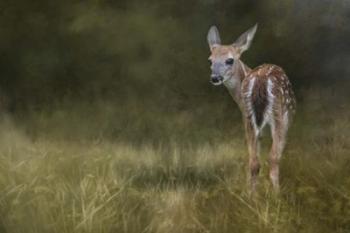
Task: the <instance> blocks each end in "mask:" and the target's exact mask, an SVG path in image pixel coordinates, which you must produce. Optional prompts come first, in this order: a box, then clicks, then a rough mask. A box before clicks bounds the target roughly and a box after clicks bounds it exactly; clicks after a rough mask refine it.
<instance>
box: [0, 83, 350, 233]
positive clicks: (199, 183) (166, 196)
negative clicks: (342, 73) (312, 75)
mask: <svg viewBox="0 0 350 233" xmlns="http://www.w3.org/2000/svg"><path fill="white" fill-rule="evenodd" d="M303 96H304V97H303V103H302V104H301V105H299V106H298V114H297V117H296V119H295V122H294V125H293V127H292V128H291V130H290V134H289V140H288V144H287V147H286V150H285V153H284V156H283V159H282V162H281V185H282V187H281V189H282V190H281V193H280V195H279V196H276V195H274V194H273V193H272V188H271V186H270V183H269V180H268V164H267V153H268V149H269V148H268V147H269V145H270V143H271V141H270V139H269V138H268V137H265V138H264V139H263V147H262V156H261V161H262V165H263V169H262V173H261V175H260V177H259V178H260V179H259V181H260V183H259V186H258V192H257V195H256V197H255V198H250V197H249V195H248V192H247V191H248V190H247V182H246V171H247V159H248V158H247V151H246V146H245V142H244V137H243V129H242V126H241V122H240V116H239V115H237V116H235V115H233V116H232V119H230V118H228V119H222V120H221V121H223V123H220V122H218V120H220V114H218V115H217V117H215V118H214V119H212V121H213V122H209V123H207V124H202V123H203V122H201V121H200V119H196V118H195V117H193V116H192V118H191V115H186V113H181V112H179V114H177V115H175V116H173V118H171V120H169V117H165V116H164V115H160V116H157V113H154V112H153V113H152V112H151V113H149V114H151V115H152V114H153V115H152V116H153V117H155V118H156V117H158V118H156V119H155V121H154V125H149V126H148V127H146V126H144V127H146V128H147V130H145V129H144V128H142V125H138V122H137V120H136V119H135V118H133V119H129V121H128V120H127V119H124V121H123V120H122V119H121V118H118V117H122V116H123V115H122V114H121V112H124V113H125V114H126V113H128V114H130V113H131V112H133V111H137V108H134V107H130V106H129V107H130V109H122V110H120V109H119V110H117V109H118V108H113V106H110V105H108V104H107V103H104V104H102V103H96V105H88V104H87V105H84V104H81V105H80V108H79V109H77V108H73V107H69V106H65V107H61V108H60V109H56V110H54V111H50V112H40V111H33V112H32V113H31V114H28V115H25V116H23V115H20V114H19V115H17V116H9V115H7V116H3V118H2V120H1V127H0V128H1V130H0V232H8V233H15V232H23V233H32V232H33V233H34V232H37V233H41V232H51V233H53V232H59V233H68V232H92V233H100V232H101V233H102V232H104V233H107V232H125V233H134V232H135V233H141V232H145V233H146V232H157V233H163V232H164V233H169V232H174V233H175V232H176V233H179V232H181V233H186V232H213V233H221V232H222V233H224V232H261V233H263V232H266V233H267V232H268V233H270V232H298V233H299V232H312V233H313V232H317V233H321V232H325V233H328V232H350V169H349V168H350V137H349V136H350V135H349V127H350V118H349V114H350V110H349V109H350V108H349V107H350V106H349V102H348V99H347V98H345V97H344V98H343V99H341V98H339V96H337V94H335V93H334V92H332V91H327V90H326V89H320V90H308V91H307V92H305V93H304V94H303ZM343 96H346V95H343ZM75 107H77V106H75ZM131 108H132V109H131ZM221 108H223V107H222V106H217V107H216V108H215V109H214V110H213V111H217V112H219V113H220V109H221ZM229 108H232V109H234V108H235V106H234V105H233V104H232V103H230V104H229ZM74 109H75V110H74ZM197 110H198V109H197ZM89 111H90V112H94V117H89V116H90V114H91V113H90V112H89ZM194 111H195V110H194ZM198 111H199V112H201V111H202V112H206V111H205V110H203V109H202V110H198ZM335 112H336V114H334V113H335ZM331 113H333V114H331ZM125 114H124V115H125ZM133 114H135V115H140V116H141V115H142V114H137V112H134V113H133ZM164 114H165V113H164ZM146 115H147V114H143V115H142V116H143V117H147V116H146ZM129 117H130V116H129ZM165 118H166V119H168V121H165V120H164V119H165ZM113 119H115V121H114V120H113ZM162 119H163V121H162ZM176 119H177V120H176ZM142 121H143V122H145V119H143V120H142ZM196 121H199V122H201V123H200V124H196V123H195V122H196ZM117 124H120V125H117ZM130 124H134V125H133V127H134V128H137V127H139V128H140V133H143V135H142V137H141V136H139V137H140V138H144V140H143V141H140V139H139V138H136V133H135V132H133V131H132V130H131V128H132V126H131V125H130ZM216 124H217V125H218V127H215V125H216ZM228 126H229V127H228ZM118 127H125V128H126V129H128V130H125V131H118V130H116V132H115V130H114V131H113V130H110V128H114V129H118ZM128 127H129V128H130V129H129V128H128ZM153 129H154V130H153ZM171 129H173V130H171ZM127 131H129V132H127ZM166 132H169V135H166ZM118 134H121V135H122V134H123V137H122V138H128V137H129V138H130V139H129V141H128V140H122V139H121V138H119V137H118V136H117V135H118ZM133 134H135V138H134V140H131V138H132V136H133ZM162 134H163V135H164V137H161V136H162ZM113 135H114V137H113ZM171 135H173V137H172V136H171ZM268 135H269V132H268V131H267V132H266V134H265V136H268ZM157 138H158V139H157Z"/></svg>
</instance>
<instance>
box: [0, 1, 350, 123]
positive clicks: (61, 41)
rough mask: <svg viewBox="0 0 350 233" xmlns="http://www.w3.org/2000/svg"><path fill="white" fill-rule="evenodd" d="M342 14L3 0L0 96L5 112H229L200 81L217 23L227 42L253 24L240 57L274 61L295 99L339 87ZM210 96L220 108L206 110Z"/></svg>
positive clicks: (312, 5)
mask: <svg viewBox="0 0 350 233" xmlns="http://www.w3.org/2000/svg"><path fill="white" fill-rule="evenodd" d="M349 19H350V3H349V2H348V1H345V0H344V1H341V0H339V1H330V0H322V1H317V0H310V1H302V0H286V1H274V0H264V1H254V0H240V1H238V0H236V1H221V0H191V1H187V0H186V1H185V0H179V1H159V0H150V1H138V0H117V1H112V0H99V1H97V0H91V1H70V0H69V1H68V0H62V1H44V0H37V1H25V0H16V1H9V0H3V1H1V2H0V88H1V93H2V94H1V98H2V102H3V104H4V106H6V107H7V108H8V110H9V111H10V112H14V113H16V112H26V111H27V110H33V109H34V110H42V109H46V110H47V109H51V108H53V107H52V106H57V104H59V103H62V102H65V103H67V102H68V103H72V102H74V103H92V102H96V101H108V102H110V103H112V105H113V106H115V108H123V107H125V106H133V107H130V108H129V109H126V110H125V109H124V110H125V111H124V113H125V114H127V115H128V116H127V118H129V119H133V117H134V118H135V119H136V118H137V117H138V115H139V114H143V112H142V110H144V111H146V110H147V111H151V112H166V113H169V114H171V113H179V112H185V114H192V115H193V114H194V116H193V119H198V118H202V119H203V117H205V116H207V117H208V118H211V117H212V115H211V114H214V112H215V114H222V113H223V112H225V113H228V114H227V117H230V114H231V115H232V113H233V112H235V111H237V109H235V108H234V107H233V105H232V101H231V99H230V97H229V95H228V94H227V92H226V90H225V89H224V88H223V87H220V88H216V87H213V86H212V85H210V84H209V72H210V71H209V65H208V61H207V58H208V55H209V50H208V45H207V42H206V34H207V30H208V29H209V27H210V26H211V25H212V24H216V25H217V26H218V27H219V29H220V31H221V35H222V38H223V41H224V42H225V43H231V42H233V41H234V40H235V39H236V38H237V37H238V36H239V35H240V33H242V32H244V31H245V30H246V29H248V28H249V27H251V26H252V25H254V24H255V23H256V22H257V23H259V29H258V32H257V34H256V37H255V40H254V43H253V46H252V47H251V49H250V51H248V52H246V54H244V55H243V58H242V60H243V61H245V62H246V63H247V64H248V65H250V66H251V67H254V66H256V65H259V64H261V63H275V64H278V65H280V66H282V67H283V68H284V69H285V70H286V72H287V74H288V75H289V76H290V79H291V80H292V83H293V84H294V86H295V89H296V92H297V95H298V102H299V103H301V102H302V101H303V95H302V94H301V93H302V90H303V89H306V88H310V87H312V88H313V87H320V86H321V87H322V86H323V87H327V88H328V87H330V86H332V87H333V88H335V90H336V88H337V87H344V86H346V85H348V83H349V74H350V69H349V65H348V62H349V61H350V55H349V54H350V44H349V43H348V41H349V39H350V36H349V35H350V27H349V26H348V25H349V21H350V20H349ZM218 103H220V104H221V105H223V106H224V107H223V110H222V112H220V111H214V110H213V111H210V109H212V108H214V106H217V105H218ZM200 106H202V107H203V106H205V107H206V108H204V109H206V110H203V109H201V108H200ZM133 108H137V109H138V110H137V111H136V110H135V111H134V112H133V113H131V112H132V111H130V109H133ZM228 109H230V110H228ZM132 114H134V115H132ZM196 114H197V115H196ZM131 115H132V116H131ZM149 118H150V119H151V118H152V117H151V116H150V117H149ZM220 118H223V116H222V117H220ZM140 124H141V123H140Z"/></svg>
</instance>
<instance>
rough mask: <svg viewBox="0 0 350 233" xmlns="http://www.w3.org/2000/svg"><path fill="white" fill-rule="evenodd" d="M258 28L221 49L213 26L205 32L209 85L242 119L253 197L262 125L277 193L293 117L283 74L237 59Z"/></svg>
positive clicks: (277, 69) (291, 99)
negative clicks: (223, 92) (219, 89)
mask: <svg viewBox="0 0 350 233" xmlns="http://www.w3.org/2000/svg"><path fill="white" fill-rule="evenodd" d="M257 27H258V25H257V24H255V25H254V26H253V27H251V28H250V29H249V30H247V31H246V32H244V33H243V34H241V35H240V36H239V37H238V39H237V40H235V41H234V43H232V44H228V45H222V44H221V39H220V34H219V31H218V29H217V27H216V26H212V27H210V29H209V32H208V35H207V40H208V44H209V48H210V52H211V54H210V56H209V62H210V68H211V75H210V82H211V83H212V84H213V85H215V86H220V85H224V86H225V87H226V88H227V90H228V92H229V93H230V95H231V96H232V98H233V100H234V102H236V103H237V105H238V107H239V109H240V111H241V113H242V117H243V123H244V129H245V139H246V144H247V146H248V154H249V169H248V183H249V186H250V191H251V192H252V193H255V190H256V186H257V178H258V175H259V171H260V162H259V159H260V151H259V149H260V138H261V136H262V131H263V129H264V127H265V126H266V125H269V126H270V131H271V138H272V145H271V150H270V154H269V178H270V180H271V183H272V187H273V189H274V190H275V191H276V192H277V193H278V192H279V190H280V184H279V164H280V159H281V157H282V152H283V150H284V147H285V143H286V137H287V131H288V128H289V127H290V125H291V123H292V119H293V116H294V115H295V109H296V99H295V95H294V92H293V89H292V84H291V82H290V81H289V79H288V77H287V75H286V73H285V72H284V70H283V69H282V68H281V67H279V66H277V65H274V64H262V65H260V66H258V67H256V68H254V69H251V68H249V67H248V66H247V65H246V64H245V63H244V62H243V61H242V60H241V59H240V58H241V56H242V54H243V53H244V52H245V51H247V50H248V49H249V47H250V46H251V43H252V41H253V38H254V36H255V33H256V30H257Z"/></svg>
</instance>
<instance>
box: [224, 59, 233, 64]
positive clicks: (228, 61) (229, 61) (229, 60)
mask: <svg viewBox="0 0 350 233" xmlns="http://www.w3.org/2000/svg"><path fill="white" fill-rule="evenodd" d="M233 62H234V60H233V58H229V59H227V60H226V61H225V64H226V65H232V64H233Z"/></svg>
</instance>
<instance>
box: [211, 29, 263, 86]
mask: <svg viewBox="0 0 350 233" xmlns="http://www.w3.org/2000/svg"><path fill="white" fill-rule="evenodd" d="M256 29H257V24H256V25H255V26H254V27H252V28H250V29H249V30H248V31H246V32H245V33H243V34H242V35H241V36H240V37H239V38H238V39H237V40H236V41H235V42H234V43H233V44H230V45H221V39H220V34H219V31H218V29H217V27H216V26H212V27H211V28H210V29H209V32H208V37H207V39H208V43H209V48H210V51H211V54H210V57H209V62H210V68H211V75H210V82H211V83H212V84H214V85H220V84H222V83H224V82H225V81H227V80H228V79H229V78H230V77H232V75H233V74H234V72H235V69H236V67H237V65H238V64H239V58H240V57H241V55H242V53H243V52H244V51H246V50H248V49H249V47H250V45H251V42H252V40H253V38H254V35H255V32H256Z"/></svg>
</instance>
